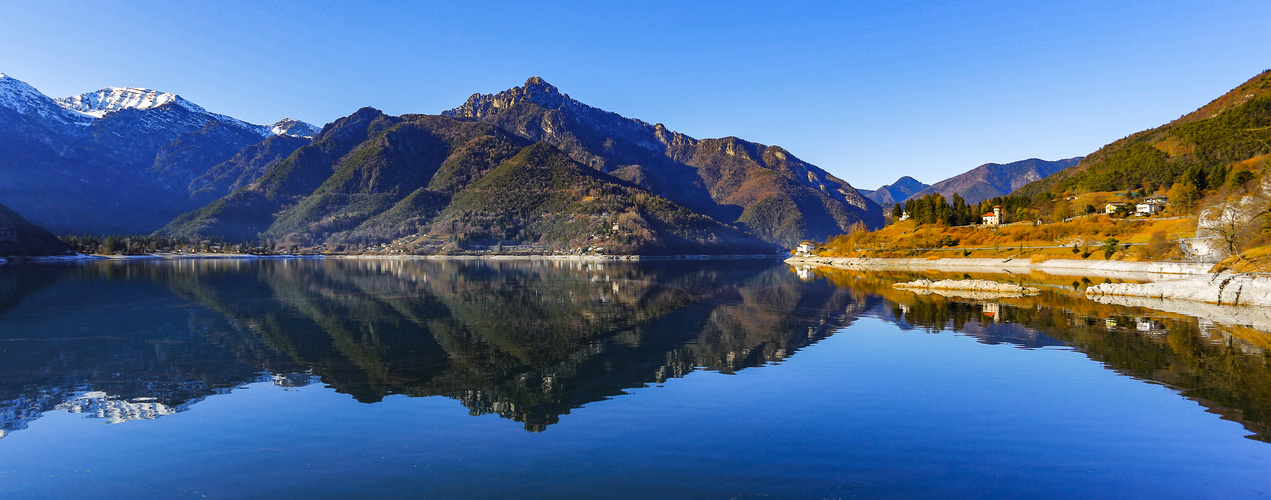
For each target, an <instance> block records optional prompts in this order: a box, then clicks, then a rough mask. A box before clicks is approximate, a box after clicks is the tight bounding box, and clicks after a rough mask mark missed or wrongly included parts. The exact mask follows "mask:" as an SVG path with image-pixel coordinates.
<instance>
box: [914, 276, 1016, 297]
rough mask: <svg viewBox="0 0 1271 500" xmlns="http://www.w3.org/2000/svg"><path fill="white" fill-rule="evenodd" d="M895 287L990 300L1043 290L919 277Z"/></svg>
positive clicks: (970, 280)
mask: <svg viewBox="0 0 1271 500" xmlns="http://www.w3.org/2000/svg"><path fill="white" fill-rule="evenodd" d="M892 287H893V288H898V289H901V290H909V291H911V292H915V293H918V294H928V293H934V294H937V295H943V296H945V297H961V298H967V299H974V300H989V299H996V298H1002V297H1023V296H1026V295H1037V294H1039V293H1041V290H1038V289H1036V288H1033V287H1031V286H1022V285H1016V284H1014V283H999V282H996V281H989V280H973V279H966V280H940V281H931V280H929V279H919V280H914V281H910V282H906V283H896V284H894V285H892Z"/></svg>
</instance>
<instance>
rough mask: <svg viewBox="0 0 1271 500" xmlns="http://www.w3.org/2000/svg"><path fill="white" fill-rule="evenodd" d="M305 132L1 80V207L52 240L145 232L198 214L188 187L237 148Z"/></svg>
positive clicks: (150, 96)
mask: <svg viewBox="0 0 1271 500" xmlns="http://www.w3.org/2000/svg"><path fill="white" fill-rule="evenodd" d="M312 130H313V127H312V126H310V125H308V124H303V123H302V122H295V121H294V120H291V121H287V120H284V121H283V122H279V124H276V125H275V126H264V125H254V124H250V123H246V122H244V121H242V120H238V119H235V118H232V117H229V116H225V115H221V114H216V113H212V112H209V111H207V110H206V109H204V108H202V107H201V106H198V105H197V104H194V103H192V102H190V101H188V100H185V99H183V98H181V97H180V96H178V95H176V94H171V93H164V92H158V91H154V90H150V89H140V88H131V87H107V88H105V89H101V90H98V91H95V92H88V93H85V94H80V95H76V96H71V97H66V98H61V99H52V98H50V97H48V96H45V95H44V94H42V93H40V92H39V91H38V90H36V89H35V88H33V87H31V86H30V85H27V84H26V83H24V82H22V81H19V80H17V79H15V78H13V77H10V76H7V75H4V74H0V200H3V201H4V202H5V203H7V204H9V206H11V207H13V208H14V209H15V210H18V211H20V212H22V213H23V214H24V215H26V216H27V217H29V218H30V219H32V220H34V221H36V222H38V223H39V224H41V225H44V226H45V227H48V228H49V229H51V230H53V231H56V232H62V233H67V232H94V233H115V232H118V233H146V232H150V231H153V230H154V229H157V228H158V227H161V226H162V225H163V223H165V222H167V221H168V220H171V218H172V217H174V216H175V215H176V214H179V213H181V212H184V211H187V210H190V209H192V208H194V207H197V206H199V205H200V204H201V203H200V202H199V201H197V200H194V199H192V198H191V193H192V192H193V191H196V190H198V189H196V188H195V187H192V182H193V181H194V180H195V179H197V178H199V177H201V176H203V175H204V174H205V173H207V172H208V170H209V169H210V168H211V167H213V166H214V165H217V164H218V163H221V162H224V161H226V160H229V159H231V158H232V157H233V156H234V155H235V154H237V153H238V152H239V151H240V150H242V149H243V147H245V146H248V145H251V144H255V143H258V142H260V141H261V140H262V139H265V138H267V137H270V136H273V135H275V134H276V133H278V132H282V133H287V134H294V135H304V134H306V133H310V132H311V131H312ZM276 131H277V132H276ZM206 186H207V183H203V184H200V185H199V186H197V188H205V187H206ZM222 194H223V193H222Z"/></svg>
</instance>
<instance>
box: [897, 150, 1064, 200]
mask: <svg viewBox="0 0 1271 500" xmlns="http://www.w3.org/2000/svg"><path fill="white" fill-rule="evenodd" d="M1079 161H1081V157H1077V158H1068V159H1064V160H1056V161H1046V160H1038V159H1036V158H1031V159H1028V160H1020V161H1017V162H1014V163H1007V164H1004V165H1003V164H998V163H985V164H983V165H980V166H978V167H975V168H973V169H971V170H969V171H967V172H965V173H962V174H958V175H955V176H953V177H950V178H948V179H945V180H942V181H940V182H937V183H935V184H932V185H930V186H928V187H926V188H925V189H923V190H921V191H918V192H916V193H913V194H911V195H910V196H909V197H908V198H915V197H920V196H926V195H928V194H931V193H940V194H941V195H943V196H944V197H945V199H952V198H953V195H954V194H955V193H956V194H959V195H962V199H964V200H966V202H967V203H979V202H981V201H984V200H987V199H991V198H996V197H998V196H1006V195H1008V194H1010V193H1011V192H1013V191H1015V190H1016V189H1019V188H1021V187H1024V186H1025V185H1026V184H1028V183H1030V182H1035V181H1038V180H1041V179H1045V178H1046V177H1048V176H1050V175H1052V174H1054V173H1055V172H1059V171H1060V170H1063V169H1065V168H1068V167H1071V166H1073V165H1076V164H1077V162H1079ZM906 199H907V198H906ZM903 201H904V200H899V201H898V203H899V202H903Z"/></svg>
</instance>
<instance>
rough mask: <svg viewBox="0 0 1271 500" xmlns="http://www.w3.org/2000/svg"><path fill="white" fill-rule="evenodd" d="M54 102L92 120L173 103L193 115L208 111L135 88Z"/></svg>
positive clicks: (173, 96) (175, 97)
mask: <svg viewBox="0 0 1271 500" xmlns="http://www.w3.org/2000/svg"><path fill="white" fill-rule="evenodd" d="M55 101H56V102H57V104H58V105H59V106H62V107H63V108H66V109H68V110H71V111H75V112H78V113H83V114H85V115H88V116H91V117H93V118H101V117H103V116H106V114H107V113H113V112H116V111H119V110H122V109H139V110H144V109H154V108H157V107H159V106H163V105H165V104H169V103H174V102H175V103H178V104H180V105H181V106H182V107H185V108H187V109H189V110H190V111H194V112H201V113H207V110H204V109H203V108H201V107H199V106H198V105H196V104H194V103H191V102H189V101H186V100H185V99H182V98H181V96H178V95H176V94H173V93H169V92H159V91H157V90H151V89H143V88H136V87H106V88H104V89H101V90H98V91H96V92H88V93H84V94H80V95H76V96H71V97H63V98H61V99H56V100H55Z"/></svg>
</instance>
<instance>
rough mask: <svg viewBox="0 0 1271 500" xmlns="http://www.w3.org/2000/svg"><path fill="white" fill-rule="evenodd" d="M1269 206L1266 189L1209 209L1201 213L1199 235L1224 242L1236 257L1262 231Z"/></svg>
mask: <svg viewBox="0 0 1271 500" xmlns="http://www.w3.org/2000/svg"><path fill="white" fill-rule="evenodd" d="M1268 207H1271V199H1269V198H1268V196H1267V192H1266V190H1263V189H1257V190H1254V191H1253V193H1252V194H1249V195H1246V196H1242V197H1240V199H1238V200H1235V201H1227V202H1224V203H1219V204H1216V205H1212V206H1210V207H1207V208H1205V209H1204V210H1202V211H1201V214H1200V220H1199V221H1198V224H1197V230H1196V236H1197V237H1202V238H1203V237H1216V238H1218V239H1220V240H1222V242H1223V245H1224V246H1225V247H1226V250H1227V254H1228V255H1235V254H1237V253H1239V252H1240V251H1241V250H1243V249H1244V246H1245V244H1246V243H1248V242H1249V240H1250V239H1252V238H1253V237H1254V236H1256V235H1257V234H1258V232H1259V231H1261V230H1262V223H1261V222H1262V218H1263V217H1264V216H1265V215H1267V213H1268Z"/></svg>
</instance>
